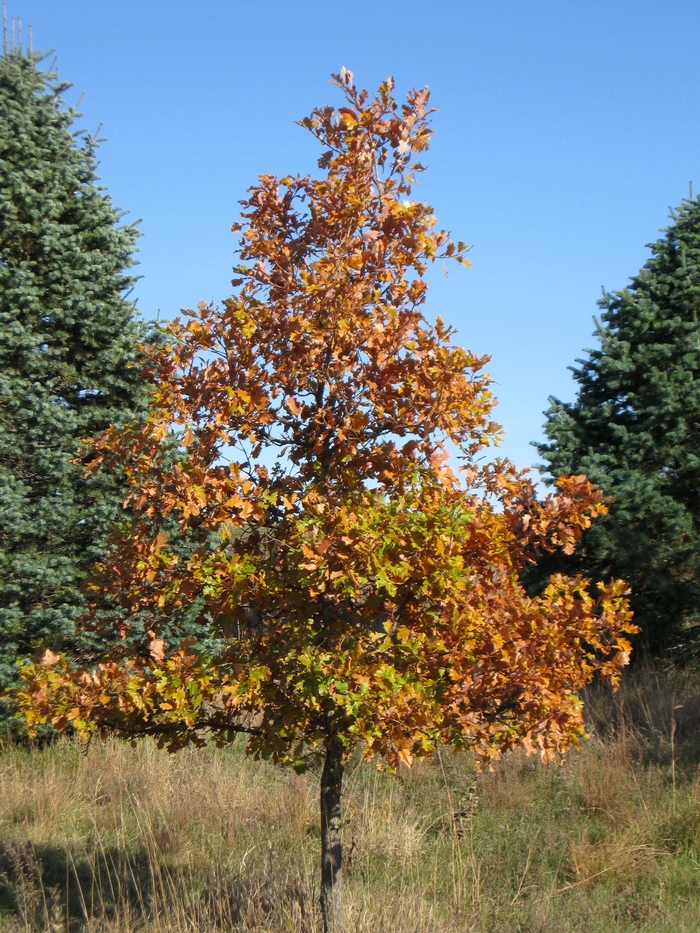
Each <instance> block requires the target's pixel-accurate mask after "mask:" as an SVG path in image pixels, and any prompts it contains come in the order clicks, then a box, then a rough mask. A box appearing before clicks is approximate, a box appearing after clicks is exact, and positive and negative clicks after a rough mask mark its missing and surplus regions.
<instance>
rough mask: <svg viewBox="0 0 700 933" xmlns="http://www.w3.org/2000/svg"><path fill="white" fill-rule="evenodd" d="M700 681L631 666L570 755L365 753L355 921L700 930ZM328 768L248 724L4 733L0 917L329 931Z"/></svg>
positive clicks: (78, 925) (352, 873) (350, 833)
mask: <svg viewBox="0 0 700 933" xmlns="http://www.w3.org/2000/svg"><path fill="white" fill-rule="evenodd" d="M698 682H699V681H698V678H697V677H695V676H692V675H690V674H681V673H678V672H666V673H665V674H664V673H662V672H659V671H647V672H640V671H637V672H636V673H633V675H632V676H631V677H629V678H628V680H627V682H626V684H625V686H624V687H623V689H622V690H621V691H620V693H619V694H617V695H615V696H612V695H611V694H609V693H608V692H607V691H605V690H604V689H602V688H599V689H596V690H593V691H590V693H589V696H588V697H587V709H588V714H589V719H590V723H591V731H592V738H591V739H590V740H589V741H588V742H586V743H585V746H584V747H583V748H582V750H581V751H580V752H578V753H575V754H573V755H571V756H570V758H569V760H568V761H567V762H566V763H564V764H561V765H556V766H549V767H543V766H541V765H540V764H538V763H537V762H536V761H533V760H532V759H528V758H526V757H524V756H523V755H519V754H518V755H510V756H508V757H507V758H506V759H505V760H504V761H503V762H501V763H500V764H499V765H498V767H497V768H496V770H495V771H494V772H493V773H490V774H484V775H477V774H476V772H475V771H474V769H473V767H472V765H471V763H470V761H469V760H468V759H467V758H466V757H454V756H452V755H449V754H442V755H440V756H439V757H438V758H437V759H436V760H435V761H434V762H432V763H424V764H419V765H418V766H416V767H414V768H413V769H412V770H411V771H404V772H401V773H400V774H398V775H394V776H391V775H387V774H385V773H382V772H378V771H376V770H375V769H374V768H372V767H370V766H368V765H363V764H361V763H360V762H359V761H357V762H354V763H353V765H352V766H351V768H350V773H349V776H348V780H347V790H346V817H347V826H346V854H347V863H348V870H347V872H346V900H347V904H348V911H349V915H350V930H351V931H358V933H359V931H367V933H370V931H371V933H382V931H385V933H427V931H430V933H457V931H459V933H465V931H473V933H526V931H527V933H549V931H552V933H591V931H595V933H606V931H616V933H617V931H649V933H652V931H653V933H665V931H669V933H671V931H673V933H684V931H685V933H697V931H700V895H699V893H698V892H700V784H699V782H698V765H699V764H700V692H699V691H698ZM676 707H680V708H678V709H676ZM674 782H675V784H674ZM317 785H318V775H308V776H305V777H297V776H295V775H293V774H291V773H284V772H278V771H275V770H274V769H273V768H272V767H270V766H268V765H266V764H265V763H256V762H253V761H250V760H248V759H246V758H245V756H244V755H243V754H242V752H241V750H240V749H238V748H236V747H235V746H234V747H233V748H231V749H228V750H224V751H217V750H214V749H210V750H205V751H196V750H192V751H189V750H188V751H185V752H181V753H179V754H178V755H175V756H169V755H167V754H166V753H164V752H159V751H158V750H157V749H156V748H155V747H154V746H153V745H152V744H150V743H143V744H140V745H139V746H138V747H136V748H131V747H130V746H128V745H125V744H119V743H116V742H112V741H108V742H105V743H102V744H99V745H97V744H96V745H95V746H93V747H92V748H91V749H90V751H89V753H88V754H87V755H84V754H83V753H82V752H81V750H80V748H79V747H78V746H77V745H76V744H75V743H73V742H71V741H67V740H63V741H59V742H57V743H56V744H54V745H52V746H49V747H46V748H44V749H43V750H39V749H23V748H18V747H17V746H12V745H8V746H7V747H5V748H4V750H3V752H2V754H1V755H0V825H1V826H2V835H1V840H2V841H1V842H0V929H2V930H7V931H11V933H29V931H32V933H35V931H37V933H38V931H42V933H44V931H46V933H49V931H51V933H137V931H138V933H186V931H192V933H194V931H198V933H199V931H201V933H204V931H212V933H214V931H219V930H227V931H231V930H236V931H241V933H243V931H250V933H253V931H256V933H263V931H269V933H272V931H275V933H279V931H286V930H289V931H299V933H305V931H308V933H311V931H314V933H315V931H317V930H318V929H319V928H320V926H319V920H320V918H319V916H318V909H317V901H318V890H317V864H318V859H319V844H320V840H319V828H318V815H317Z"/></svg>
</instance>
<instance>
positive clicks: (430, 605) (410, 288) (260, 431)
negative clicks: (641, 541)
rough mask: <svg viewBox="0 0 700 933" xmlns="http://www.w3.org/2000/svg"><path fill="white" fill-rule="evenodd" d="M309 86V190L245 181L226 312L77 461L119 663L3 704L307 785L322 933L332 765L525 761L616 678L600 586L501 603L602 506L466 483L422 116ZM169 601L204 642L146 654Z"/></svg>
mask: <svg viewBox="0 0 700 933" xmlns="http://www.w3.org/2000/svg"><path fill="white" fill-rule="evenodd" d="M333 77H334V84H335V85H336V86H337V87H339V88H340V90H341V92H342V94H343V96H344V103H343V105H342V106H341V107H338V108H337V109H335V108H332V107H324V108H321V109H318V110H315V111H313V113H312V114H311V115H310V116H309V117H307V118H306V119H304V120H302V121H301V123H302V125H303V126H304V127H306V128H307V129H308V130H310V131H311V133H313V134H314V136H315V137H316V138H317V139H318V140H319V141H320V143H321V144H322V146H323V154H322V155H321V158H320V159H319V165H320V167H321V169H322V170H323V171H322V174H321V175H320V177H318V178H311V177H300V176H287V177H283V178H277V177H273V176H271V175H262V176H261V177H260V179H259V181H258V184H257V185H255V187H253V188H252V189H251V190H250V192H249V196H248V197H247V198H246V199H245V201H243V202H242V204H243V212H242V220H241V221H240V222H239V223H236V224H234V230H236V231H238V232H239V233H240V234H241V240H240V264H239V265H238V266H237V267H236V276H237V278H236V279H235V280H234V287H235V292H234V294H233V295H232V297H230V298H229V299H227V300H226V301H224V302H223V305H222V306H221V307H211V306H207V305H204V304H201V305H200V306H199V308H198V309H197V310H196V311H193V312H188V314H187V316H186V318H185V319H184V320H181V321H176V322H175V323H173V324H172V325H171V326H170V327H169V328H168V339H167V340H166V342H165V343H164V344H163V345H161V346H159V347H156V348H155V349H154V350H153V351H152V361H151V365H152V380H153V385H154V393H155V403H154V408H153V411H152V413H151V415H150V417H149V419H148V421H147V423H146V424H145V425H144V426H138V425H137V426H135V427H134V428H133V429H132V430H129V431H125V430H124V429H121V428H114V429H112V430H110V431H108V432H107V433H106V434H104V435H102V436H101V437H100V438H98V439H96V440H95V441H94V443H93V445H92V447H91V449H89V450H88V451H87V452H86V461H87V464H88V469H89V471H90V472H91V473H93V474H94V473H96V472H99V471H102V470H108V469H110V466H111V465H113V464H115V463H119V464H124V465H125V469H126V472H127V475H128V481H129V484H130V492H129V495H128V499H127V502H126V505H127V507H128V514H129V515H130V518H128V519H125V529H124V533H123V534H122V536H121V537H120V538H119V539H118V540H117V541H116V543H115V547H114V550H113V551H112V552H111V553H110V554H109V557H108V559H107V560H105V561H103V563H102V564H101V565H100V566H99V567H98V571H97V573H96V576H95V579H94V581H93V583H92V594H93V597H94V600H95V604H99V603H100V602H101V601H102V600H104V599H109V600H117V601H118V604H119V606H120V609H119V611H115V612H114V614H113V627H114V630H115V631H118V632H120V633H122V635H123V638H124V641H123V642H122V646H121V647H117V648H115V649H114V650H113V651H112V652H111V653H110V654H109V656H107V657H105V658H104V659H103V660H102V662H101V663H100V664H99V665H98V666H96V667H94V668H93V669H90V670H80V669H78V668H76V667H75V666H74V665H73V664H72V663H71V662H70V661H69V660H67V659H66V658H64V657H63V656H60V655H58V654H54V653H51V652H48V653H46V654H45V655H44V656H43V658H42V659H41V661H38V662H36V663H32V664H28V665H27V666H26V667H25V669H24V678H25V687H24V689H23V692H22V693H21V694H20V696H19V698H18V699H19V703H20V705H21V707H22V709H23V711H24V715H25V717H26V719H27V722H28V725H29V727H30V728H34V727H36V725H37V724H38V723H42V722H47V721H48V722H51V723H53V725H54V726H56V727H57V728H59V729H62V728H67V727H69V726H71V727H72V728H73V729H74V730H76V731H77V733H78V734H80V735H82V736H89V735H90V734H92V733H93V732H100V731H110V732H114V733H117V734H120V735H123V736H126V737H130V738H133V737H135V736H139V735H156V736H158V738H159V740H160V742H161V743H164V744H167V747H168V748H169V749H171V750H176V749H179V748H181V747H182V746H184V745H186V744H187V743H190V742H194V743H196V744H202V743H204V742H205V741H211V740H213V741H216V742H218V743H220V744H224V743H227V742H229V741H231V740H232V739H233V738H234V737H235V736H236V735H237V734H238V733H245V734H246V735H247V750H248V751H249V752H250V753H251V754H253V755H255V756H256V757H263V758H269V759H272V760H273V761H275V762H277V763H279V764H281V765H291V766H293V767H295V768H296V769H298V770H302V769H304V768H306V767H307V766H308V765H309V764H313V763H318V764H319V765H321V766H322V774H321V825H322V886H321V891H322V898H321V900H322V909H323V916H324V924H325V928H326V930H330V929H336V928H339V927H340V926H341V925H342V911H341V902H340V893H339V892H340V877H341V862H342V849H341V789H342V780H343V771H344V766H345V763H346V760H347V757H348V754H349V753H350V751H351V749H353V747H355V746H356V745H357V744H358V743H359V744H362V745H363V747H364V751H365V754H366V755H367V756H369V757H373V756H378V757H379V758H381V759H383V760H384V761H385V762H386V763H387V764H388V766H389V767H391V768H396V767H398V766H399V765H401V764H403V765H409V766H410V765H411V763H412V762H413V761H414V759H415V758H421V757H425V756H429V755H431V754H432V752H433V751H434V750H435V749H436V747H438V746H439V745H444V746H447V747H449V748H452V749H455V750H465V749H468V750H471V751H472V752H473V754H474V755H475V756H476V757H477V759H478V760H479V761H480V762H482V763H484V762H485V763H488V762H489V761H491V760H492V759H493V758H496V757H498V756H499V755H500V754H501V753H502V752H503V751H505V750H507V749H510V748H514V747H516V746H524V747H525V748H527V749H528V750H529V751H531V752H533V753H534V752H539V753H540V754H541V755H542V757H543V758H544V759H549V758H551V757H552V756H554V755H555V754H556V753H558V752H560V751H563V750H564V749H566V748H567V746H569V745H570V743H571V742H575V741H576V740H577V739H578V738H579V737H580V736H581V735H582V734H583V723H582V717H581V702H580V700H579V698H578V692H579V691H580V689H581V688H582V687H583V686H584V684H586V683H587V682H588V681H589V680H590V679H591V677H592V676H593V675H594V673H595V672H600V673H601V674H602V675H607V676H609V677H610V678H611V679H612V680H613V681H614V680H615V679H616V678H617V676H618V672H619V669H620V667H621V666H622V665H624V663H626V660H627V655H628V651H629V643H628V642H627V640H626V639H625V637H624V635H625V633H626V632H629V631H630V630H631V628H632V626H631V622H630V614H629V612H628V610H627V605H626V599H625V597H624V595H623V593H624V584H622V583H620V582H619V581H618V582H613V583H610V584H609V585H607V586H602V587H600V588H598V590H597V591H596V592H591V590H590V589H589V586H588V584H586V583H585V582H584V581H583V580H581V579H578V578H576V579H567V578H564V577H556V578H553V579H552V581H551V583H550V585H549V586H548V587H547V589H546V590H545V592H544V594H543V595H542V596H540V597H538V598H528V596H527V595H526V594H525V592H524V590H523V588H522V586H521V585H520V582H519V574H520V572H521V571H522V569H523V567H524V566H525V565H526V564H527V563H528V562H529V561H531V560H532V559H534V557H535V556H536V554H537V553H538V552H539V551H542V550H544V551H547V550H551V549H556V548H559V547H563V548H565V549H568V550H570V549H572V548H573V545H574V543H575V541H576V539H577V538H578V536H579V535H580V533H581V531H582V530H583V529H584V528H586V527H587V526H588V524H589V523H590V521H591V518H592V517H594V516H595V515H597V514H600V513H601V512H603V511H604V505H603V503H602V502H601V498H600V495H599V494H598V493H597V492H596V491H595V490H594V489H593V488H592V486H591V485H590V484H589V483H588V481H587V480H586V479H585V477H576V476H574V477H563V478H562V479H561V480H560V483H559V485H560V492H559V493H557V494H556V495H550V496H548V497H547V498H546V499H545V500H544V501H538V500H537V499H536V497H535V493H534V489H533V486H532V484H531V482H530V481H529V480H528V479H527V477H526V476H525V475H523V474H520V473H518V472H517V471H516V470H515V469H514V468H513V467H512V465H511V464H510V463H508V462H507V461H503V460H497V461H495V462H493V463H482V462H481V460H480V459H479V457H480V452H482V451H483V449H484V447H485V446H486V445H487V444H488V443H489V442H490V440H492V439H493V438H494V436H496V435H497V433H498V428H497V426H496V425H495V424H494V423H493V422H492V421H491V410H492V407H493V405H494V399H493V397H492V395H491V392H490V390H489V378H488V376H487V375H486V374H485V373H484V371H483V367H484V365H485V363H486V362H487V358H486V357H478V356H476V355H474V354H473V353H470V352H467V351H466V350H464V349H462V348H461V347H459V346H457V345H455V344H454V343H453V340H452V337H453V331H452V329H451V328H450V327H449V326H447V325H446V324H444V323H443V322H442V321H441V320H439V319H437V320H436V321H435V323H430V322H429V321H428V320H427V319H426V317H425V316H424V315H423V312H422V307H423V304H424V301H425V297H426V290H427V285H426V281H425V274H426V271H427V267H428V265H429V264H431V263H434V262H435V261H436V260H438V259H454V260H456V261H457V262H461V263H465V262H466V261H467V260H466V256H465V251H466V247H465V245H464V244H462V243H458V244H454V243H453V242H452V241H451V239H450V237H449V235H448V234H447V233H446V232H445V231H443V230H439V229H438V228H437V227H436V220H435V216H434V214H433V209H432V208H431V207H430V206H429V205H428V204H426V203H423V202H421V201H418V200H415V199H413V198H412V197H411V194H412V188H413V185H414V183H415V178H416V175H417V173H418V172H420V171H421V170H422V168H423V167H422V165H421V164H420V163H419V161H418V158H419V157H420V156H421V155H422V153H423V152H424V151H425V150H426V149H427V147H428V143H429V140H430V136H431V130H430V127H429V117H430V113H431V111H430V109H429V97H428V91H427V89H424V90H418V91H416V90H414V91H411V92H410V93H409V94H408V97H407V99H406V102H405V103H403V104H402V105H399V104H398V103H397V102H396V101H395V100H394V98H393V97H392V89H393V81H392V80H391V79H388V80H387V81H386V82H384V83H383V84H382V85H381V86H380V87H379V89H378V92H377V94H376V95H374V96H370V95H369V94H368V93H367V92H366V91H360V90H358V89H357V88H356V87H355V86H354V84H353V80H352V75H351V73H350V72H348V71H345V70H343V71H341V73H340V74H338V75H335V76H333ZM173 438H174V439H175V440H176V442H177V444H178V445H179V451H180V455H179V457H178V458H176V461H174V460H173V458H172V456H171V455H170V453H169V450H170V448H169V447H167V445H168V444H172V442H173ZM448 445H449V447H448ZM448 450H452V451H453V456H454V457H455V458H456V457H458V456H459V457H461V458H462V462H461V465H460V466H459V468H458V467H457V464H458V462H459V461H457V460H456V459H455V461H454V465H451V462H450V457H449V456H448ZM173 520H175V521H176V522H177V526H178V527H179V529H180V533H181V535H183V536H186V537H187V539H188V541H189V542H190V544H191V546H190V549H189V551H188V556H187V558H186V559H183V558H182V557H181V556H180V555H179V554H178V553H176V551H175V549H174V548H173V547H172V546H171V539H170V537H169V535H168V532H167V530H166V523H167V522H170V523H172V522H173ZM195 602H196V603H197V605H199V606H200V610H199V616H198V619H199V625H200V631H201V634H202V643H201V644H200V642H199V641H198V640H196V639H195V640H193V639H192V638H190V639H185V640H183V641H182V642H181V643H179V644H178V643H173V642H172V640H171V641H166V640H165V639H164V638H163V637H161V631H162V625H163V624H164V622H165V620H169V622H170V624H172V620H173V619H177V618H178V617H179V616H180V615H181V614H183V613H185V612H187V611H188V607H190V606H192V604H193V603H195ZM144 613H147V614H148V616H149V619H150V623H151V628H150V630H149V632H148V637H147V638H146V640H145V641H144V642H143V644H142V645H141V648H140V650H136V649H135V647H134V642H133V641H132V642H129V640H128V634H129V631H130V627H131V625H132V620H134V619H137V618H138V619H141V618H143V614H144ZM204 639H206V641H205V640H204ZM202 644H205V645H207V647H206V649H204V648H202Z"/></svg>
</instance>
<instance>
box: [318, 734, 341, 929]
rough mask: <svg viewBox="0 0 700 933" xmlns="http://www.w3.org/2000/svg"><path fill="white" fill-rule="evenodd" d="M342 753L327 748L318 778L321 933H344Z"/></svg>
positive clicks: (334, 747)
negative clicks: (341, 799) (319, 794)
mask: <svg viewBox="0 0 700 933" xmlns="http://www.w3.org/2000/svg"><path fill="white" fill-rule="evenodd" d="M343 767H344V763H343V749H342V747H340V746H337V745H329V746H328V748H327V749H326V760H325V762H324V764H323V774H322V775H321V860H322V861H321V912H322V914H323V933H342V931H343V930H344V918H343V903H342V899H341V884H340V882H341V872H342V864H343V843H342V839H341V826H342V820H341V810H340V798H341V793H342V786H343Z"/></svg>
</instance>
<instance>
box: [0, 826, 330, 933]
mask: <svg viewBox="0 0 700 933" xmlns="http://www.w3.org/2000/svg"><path fill="white" fill-rule="evenodd" d="M243 868H244V866H242V870H241V871H239V873H238V875H235V876H233V877H231V876H228V877H226V876H225V874H224V873H223V872H221V871H219V870H217V868H216V867H212V866H211V865H209V866H203V867H202V869H201V870H200V871H194V870H192V869H190V868H188V867H185V868H182V867H176V866H172V865H167V864H165V863H164V862H162V861H160V860H158V859H157V858H154V853H153V852H150V851H149V850H148V849H147V848H145V847H142V848H139V849H134V850H133V851H129V852H125V851H124V849H123V848H118V847H111V848H106V847H104V846H96V847H94V848H93V849H92V850H90V851H86V850H85V849H83V850H81V851H77V850H75V849H71V848H66V847H60V846H47V845H34V844H30V843H25V844H16V845H9V846H8V845H0V925H2V929H3V930H5V929H7V930H8V931H14V930H15V929H16V930H17V931H19V930H22V931H49V930H50V931H57V930H61V931H67V933H79V931H83V930H87V929H89V930H93V929H95V928H97V929H99V930H100V931H115V933H116V931H118V933H126V931H131V930H140V929H146V928H147V929H148V930H160V929H163V930H175V929H183V928H186V929H189V930H191V929H200V928H206V929H207V930H219V929H221V930H224V929H225V930H232V929H241V930H249V929H278V928H279V927H278V925H277V923H278V921H282V920H283V921H284V923H285V928H289V927H288V924H289V923H290V922H292V923H293V924H294V926H293V928H294V929H295V930H299V931H300V933H301V931H306V930H309V931H311V930H315V929H316V925H317V920H318V917H317V910H316V906H315V904H316V899H317V894H316V892H315V891H314V890H313V886H312V885H309V884H308V883H307V882H306V880H305V879H304V878H303V877H302V876H301V875H300V874H299V873H298V872H289V871H287V872H286V873H282V874H280V873H279V872H277V873H275V872H274V871H273V865H272V861H271V859H270V862H269V865H268V866H264V865H263V866H260V865H258V866H257V869H258V870H256V871H255V872H252V873H250V874H248V873H247V872H244V870H243ZM261 868H262V870H260V869H261ZM207 869H208V871H207ZM281 905H284V911H283V912H284V914H285V916H284V918H282V917H278V916H277V915H278V914H279V911H280V906H281Z"/></svg>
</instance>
